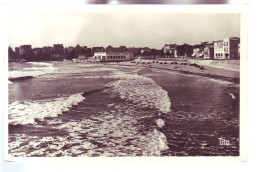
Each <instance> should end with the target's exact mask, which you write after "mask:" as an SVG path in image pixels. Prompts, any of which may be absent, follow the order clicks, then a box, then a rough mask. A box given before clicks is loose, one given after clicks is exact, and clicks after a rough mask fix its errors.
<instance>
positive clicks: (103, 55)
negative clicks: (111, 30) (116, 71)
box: [94, 52, 133, 62]
mask: <svg viewBox="0 0 260 172" xmlns="http://www.w3.org/2000/svg"><path fill="white" fill-rule="evenodd" d="M94 58H95V61H98V62H119V61H128V60H133V52H95V54H94Z"/></svg>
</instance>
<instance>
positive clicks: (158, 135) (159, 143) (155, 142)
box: [143, 129, 169, 156]
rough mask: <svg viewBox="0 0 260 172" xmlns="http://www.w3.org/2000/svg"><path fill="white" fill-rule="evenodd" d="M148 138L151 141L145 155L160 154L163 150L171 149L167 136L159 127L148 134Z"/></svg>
mask: <svg viewBox="0 0 260 172" xmlns="http://www.w3.org/2000/svg"><path fill="white" fill-rule="evenodd" d="M147 138H148V140H149V143H148V144H147V147H146V150H145V151H144V153H143V155H144V156H160V155H161V153H162V151H165V150H167V149H169V147H168V145H167V140H166V136H165V135H164V134H163V133H162V132H160V131H158V130H157V129H153V131H151V132H150V133H149V134H148V135H147Z"/></svg>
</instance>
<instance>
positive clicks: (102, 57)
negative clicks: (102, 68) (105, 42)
mask: <svg viewBox="0 0 260 172" xmlns="http://www.w3.org/2000/svg"><path fill="white" fill-rule="evenodd" d="M106 55H107V54H106V52H95V53H94V57H95V61H106Z"/></svg>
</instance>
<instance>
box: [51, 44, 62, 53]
mask: <svg viewBox="0 0 260 172" xmlns="http://www.w3.org/2000/svg"><path fill="white" fill-rule="evenodd" d="M53 53H54V54H63V53H64V47H63V44H54V45H53Z"/></svg>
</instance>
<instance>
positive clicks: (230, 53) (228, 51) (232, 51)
mask: <svg viewBox="0 0 260 172" xmlns="http://www.w3.org/2000/svg"><path fill="white" fill-rule="evenodd" d="M223 42H224V53H225V59H239V58H240V55H239V54H240V53H239V51H238V49H239V44H240V38H238V37H230V38H227V39H224V41H223Z"/></svg>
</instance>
